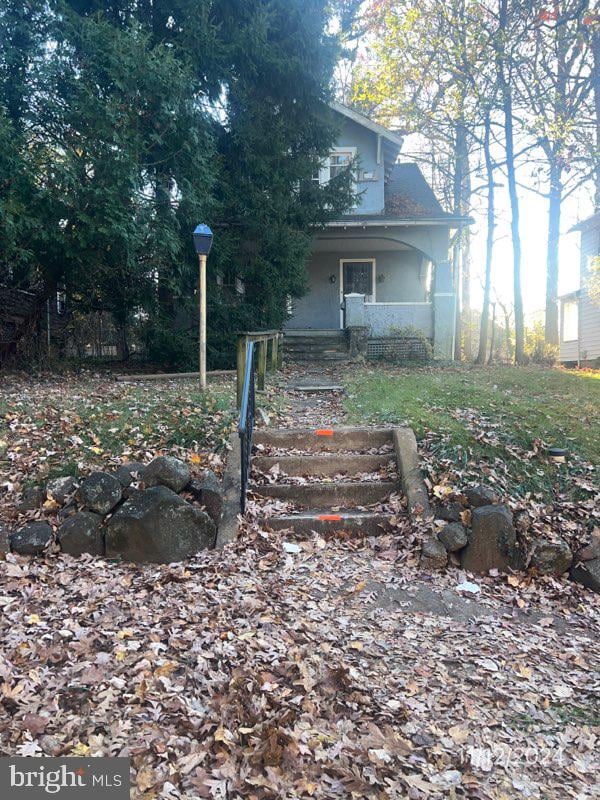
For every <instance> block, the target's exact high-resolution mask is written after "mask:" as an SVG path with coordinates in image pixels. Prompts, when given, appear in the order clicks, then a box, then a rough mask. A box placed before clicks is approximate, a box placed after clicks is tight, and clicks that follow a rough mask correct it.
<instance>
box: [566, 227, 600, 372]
mask: <svg viewBox="0 0 600 800" xmlns="http://www.w3.org/2000/svg"><path fill="white" fill-rule="evenodd" d="M572 230H573V231H576V232H578V233H579V234H580V237H581V255H580V262H579V267H578V269H579V285H580V288H579V289H578V290H577V291H576V292H571V293H569V294H565V295H562V297H561V298H560V360H561V362H562V363H563V364H586V363H588V364H589V363H593V362H595V361H596V360H597V359H600V298H598V297H596V296H592V290H591V287H590V278H591V276H592V271H593V270H598V271H600V262H599V260H600V213H597V214H594V215H593V216H591V217H589V218H588V219H585V220H583V221H582V222H580V223H579V224H578V225H575V227H574V228H572Z"/></svg>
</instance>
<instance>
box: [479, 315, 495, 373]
mask: <svg viewBox="0 0 600 800" xmlns="http://www.w3.org/2000/svg"><path fill="white" fill-rule="evenodd" d="M495 344H496V303H492V341H491V342H490V357H489V358H488V366H489V365H490V364H492V363H493V361H494V346H495ZM483 355H484V358H485V352H484V354H483ZM482 363H484V362H482Z"/></svg>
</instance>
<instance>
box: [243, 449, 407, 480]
mask: <svg viewBox="0 0 600 800" xmlns="http://www.w3.org/2000/svg"><path fill="white" fill-rule="evenodd" d="M390 461H394V462H395V458H394V454H393V453H379V454H376V455H343V454H340V453H334V454H324V455H318V454H314V455H309V456H254V458H253V459H252V465H253V466H254V467H256V469H257V470H258V471H259V472H262V473H267V472H268V471H269V470H270V469H272V468H273V467H275V466H277V465H278V466H279V468H280V469H281V471H282V473H284V474H285V475H291V476H299V475H323V476H325V477H331V476H332V475H359V474H360V473H363V472H378V471H379V470H380V469H382V468H384V467H387V465H388V464H389V462H390Z"/></svg>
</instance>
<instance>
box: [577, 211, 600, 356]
mask: <svg viewBox="0 0 600 800" xmlns="http://www.w3.org/2000/svg"><path fill="white" fill-rule="evenodd" d="M598 255H600V225H596V226H595V227H593V228H590V229H588V230H586V231H583V233H582V234H581V299H580V301H579V336H580V339H581V341H580V347H579V351H580V357H581V359H582V360H583V361H592V360H593V359H595V358H600V305H598V304H597V303H593V302H592V300H591V298H590V297H589V295H588V293H587V290H586V284H587V269H588V263H589V259H590V258H592V257H594V256H598Z"/></svg>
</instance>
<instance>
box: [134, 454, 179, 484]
mask: <svg viewBox="0 0 600 800" xmlns="http://www.w3.org/2000/svg"><path fill="white" fill-rule="evenodd" d="M142 480H143V481H144V483H145V484H146V486H166V487H167V488H168V489H172V490H173V491H174V492H181V491H182V489H184V488H185V487H186V486H187V484H188V483H189V482H190V470H189V467H188V466H187V464H184V463H183V461H180V460H179V459H178V458H173V456H157V458H154V459H153V460H152V461H151V462H150V463H149V464H148V465H147V466H146V467H144V473H143V475H142Z"/></svg>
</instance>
